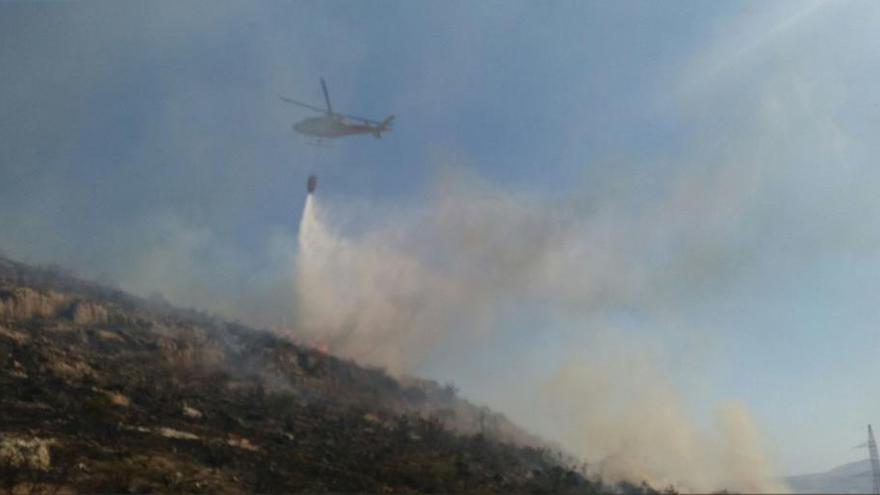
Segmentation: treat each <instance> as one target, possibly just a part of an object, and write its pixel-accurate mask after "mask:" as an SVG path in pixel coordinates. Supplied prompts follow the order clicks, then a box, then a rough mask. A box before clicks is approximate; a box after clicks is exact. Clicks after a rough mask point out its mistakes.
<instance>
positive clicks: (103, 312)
mask: <svg viewBox="0 0 880 495" xmlns="http://www.w3.org/2000/svg"><path fill="white" fill-rule="evenodd" d="M33 318H43V319H53V318H65V319H70V320H72V321H73V323H75V324H77V325H95V324H104V323H107V322H108V321H109V319H110V312H109V311H108V310H107V308H106V307H105V306H103V305H101V304H99V303H96V302H92V301H87V300H83V299H79V298H73V297H71V296H68V295H64V294H59V293H57V292H55V291H51V290H47V291H37V290H34V289H31V288H30V287H13V288H0V321H4V320H5V321H25V320H30V319H33Z"/></svg>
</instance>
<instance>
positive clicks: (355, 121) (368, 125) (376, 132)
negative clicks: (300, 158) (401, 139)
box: [281, 78, 394, 140]
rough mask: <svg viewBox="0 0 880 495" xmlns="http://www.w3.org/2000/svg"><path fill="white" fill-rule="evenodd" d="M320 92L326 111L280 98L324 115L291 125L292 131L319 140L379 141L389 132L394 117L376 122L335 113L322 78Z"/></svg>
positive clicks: (390, 116) (290, 99) (284, 97)
mask: <svg viewBox="0 0 880 495" xmlns="http://www.w3.org/2000/svg"><path fill="white" fill-rule="evenodd" d="M321 90H322V91H323V92H324V101H325V102H326V104H327V108H326V109H324V108H319V107H316V106H314V105H309V104H308V103H303V102H301V101H297V100H294V99H292V98H287V97H286V96H282V97H281V100H283V101H284V102H287V103H292V104H294V105H299V106H301V107H305V108H308V109H309V110H314V111H316V112H321V113H323V114H324V115H322V116H320V117H309V118H307V119H304V120H301V121H299V122H297V123H296V124H293V130H294V131H296V132H298V133H300V134H305V135H307V136H316V137H317V138H318V139H319V140H320V139H321V138H338V137H343V136H350V135H353V134H372V135H373V137H374V138H376V139H380V138H381V137H382V133H383V132H386V131H390V130H391V121H392V120H394V115H389V116H388V117H387V118H386V119H385V120H383V121H381V122H378V121H375V120H370V119H365V118H363V117H355V116H354V115H345V114H341V113H336V112H334V111H333V107H332V106H331V105H330V95H329V94H328V93H327V84H326V83H325V82H324V78H321Z"/></svg>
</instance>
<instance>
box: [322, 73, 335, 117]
mask: <svg viewBox="0 0 880 495" xmlns="http://www.w3.org/2000/svg"><path fill="white" fill-rule="evenodd" d="M321 91H323V92H324V101H326V102H327V113H333V107H332V106H330V94H329V93H327V83H325V82H324V78H323V77H322V78H321Z"/></svg>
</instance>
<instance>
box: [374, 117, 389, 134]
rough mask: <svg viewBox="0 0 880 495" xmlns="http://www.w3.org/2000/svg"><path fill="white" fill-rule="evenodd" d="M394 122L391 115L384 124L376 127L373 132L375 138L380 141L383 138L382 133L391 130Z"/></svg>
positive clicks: (381, 123) (380, 123)
mask: <svg viewBox="0 0 880 495" xmlns="http://www.w3.org/2000/svg"><path fill="white" fill-rule="evenodd" d="M393 120H394V115H389V116H388V117H386V118H385V120H383V121H382V122H379V125H378V126H376V129H375V130H374V131H373V137H374V138H376V139H380V138H381V137H382V133H383V132H385V131H390V130H391V127H390V126H391V122H392V121H393Z"/></svg>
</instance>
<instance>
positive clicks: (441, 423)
mask: <svg viewBox="0 0 880 495" xmlns="http://www.w3.org/2000/svg"><path fill="white" fill-rule="evenodd" d="M0 390H2V394H0V490H6V491H13V492H19V493H27V492H30V491H38V492H47V491H49V492H53V491H54V492H62V493H63V492H83V491H85V492H114V493H117V492H155V491H161V492H165V491H181V492H205V493H215V492H263V493H266V492H273V493H277V492H291V491H333V492H349V491H366V492H398V491H404V492H415V491H421V492H485V491H503V492H512V491H516V492H559V491H568V492H578V493H598V492H605V491H609V490H610V491H629V492H641V491H645V490H648V491H649V488H648V487H646V486H636V485H628V484H623V485H615V486H608V485H602V484H601V482H599V481H598V480H595V479H590V478H587V477H585V476H584V475H583V470H582V469H581V468H578V467H577V466H576V465H575V463H574V462H573V461H572V460H571V459H568V458H566V457H565V456H563V455H561V454H558V453H555V452H554V451H553V450H552V449H548V448H546V447H541V446H540V445H541V443H540V442H539V441H537V439H534V438H532V437H530V436H529V435H528V434H526V433H525V432H524V431H522V430H520V429H518V428H517V427H516V426H514V425H513V424H512V423H510V422H509V421H507V420H506V419H505V418H504V417H503V416H501V415H499V414H496V413H493V412H491V411H490V410H488V409H486V408H482V407H477V406H474V405H472V404H470V403H468V402H467V401H464V400H462V399H460V398H458V397H457V396H456V394H455V390H454V387H451V386H440V385H438V384H436V383H434V382H430V381H426V380H418V379H407V380H397V379H394V378H392V377H390V376H388V375H387V374H386V373H385V372H383V371H382V370H379V369H370V368H364V367H361V366H358V365H356V364H354V363H352V362H348V361H345V360H341V359H338V358H335V357H333V356H331V355H327V354H324V353H321V352H319V351H317V350H314V349H310V348H308V347H306V346H302V345H297V344H295V343H293V342H292V341H290V340H289V339H285V338H283V337H282V336H279V335H276V334H273V333H271V332H268V331H259V330H254V329H251V328H247V327H245V326H243V325H240V324H237V323H231V322H228V321H224V320H221V319H218V318H215V317H211V316H208V315H205V314H202V313H199V312H196V311H188V310H180V309H176V308H173V307H172V306H170V305H168V304H167V303H164V302H161V301H159V300H152V299H150V300H144V299H139V298H136V297H133V296H130V295H127V294H125V293H123V292H121V291H118V290H115V289H112V288H107V287H104V286H101V285H97V284H93V283H90V282H85V281H82V280H80V279H77V278H76V277H73V276H70V275H69V274H66V273H65V272H63V271H62V270H59V269H57V268H36V267H31V266H28V265H25V264H22V263H17V262H14V261H11V260H8V259H6V258H2V257H0Z"/></svg>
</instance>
